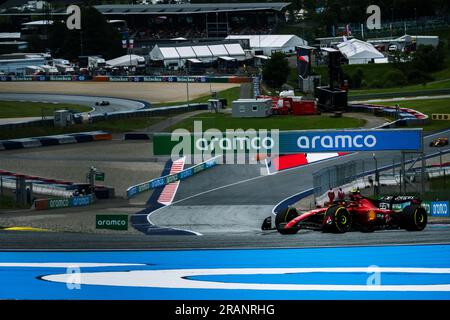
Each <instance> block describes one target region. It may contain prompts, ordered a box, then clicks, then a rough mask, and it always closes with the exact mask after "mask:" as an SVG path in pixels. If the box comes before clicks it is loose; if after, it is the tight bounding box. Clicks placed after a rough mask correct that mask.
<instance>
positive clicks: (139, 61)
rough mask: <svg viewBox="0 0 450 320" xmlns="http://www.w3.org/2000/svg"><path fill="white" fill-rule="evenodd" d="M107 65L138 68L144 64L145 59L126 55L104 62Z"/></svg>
mask: <svg viewBox="0 0 450 320" xmlns="http://www.w3.org/2000/svg"><path fill="white" fill-rule="evenodd" d="M106 64H107V65H110V66H112V67H126V66H139V65H144V64H145V58H144V57H141V56H138V55H135V54H126V55H124V56H121V57H118V58H115V59H111V60H108V61H106Z"/></svg>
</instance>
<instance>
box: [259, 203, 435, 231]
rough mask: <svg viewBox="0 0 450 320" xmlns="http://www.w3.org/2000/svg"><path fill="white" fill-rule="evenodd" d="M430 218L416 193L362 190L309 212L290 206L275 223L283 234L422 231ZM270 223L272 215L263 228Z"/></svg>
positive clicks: (278, 216)
mask: <svg viewBox="0 0 450 320" xmlns="http://www.w3.org/2000/svg"><path fill="white" fill-rule="evenodd" d="M401 208H403V209H401ZM427 218H428V216H427V212H426V211H425V209H424V208H423V207H422V206H421V200H419V199H418V198H416V197H415V196H385V197H382V198H381V199H380V200H372V199H369V198H366V197H363V196H361V195H360V194H358V195H356V196H353V197H352V199H351V200H346V201H343V202H334V203H333V204H332V205H331V206H328V207H322V208H317V209H314V210H310V211H306V212H301V211H300V212H299V210H297V209H295V208H293V207H289V208H287V209H286V210H284V211H283V212H280V213H279V214H277V215H276V218H275V227H276V229H277V230H278V232H280V233H281V234H295V233H297V232H298V231H299V230H300V229H312V230H321V231H324V232H333V233H344V232H347V231H350V230H360V231H363V232H372V231H375V230H382V229H405V230H408V231H421V230H423V229H424V228H425V227H426V225H427ZM270 225H271V217H268V218H266V219H265V220H264V223H263V225H262V229H263V230H268V229H270V227H269V226H270Z"/></svg>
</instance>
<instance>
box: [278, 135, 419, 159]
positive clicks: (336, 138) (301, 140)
mask: <svg viewBox="0 0 450 320" xmlns="http://www.w3.org/2000/svg"><path fill="white" fill-rule="evenodd" d="M421 147H422V130H421V129H417V130H416V129H413V130H410V129H407V130H395V129H393V130H385V129H381V130H343V131H307V132H300V131H298V132H281V133H280V145H279V149H280V153H281V154H283V153H297V152H330V151H335V152H339V151H340V152H347V151H389V150H403V151H420V150H421Z"/></svg>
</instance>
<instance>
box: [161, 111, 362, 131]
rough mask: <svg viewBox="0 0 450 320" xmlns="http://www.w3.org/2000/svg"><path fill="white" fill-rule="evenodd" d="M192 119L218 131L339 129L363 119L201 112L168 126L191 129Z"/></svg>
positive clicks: (355, 124)
mask: <svg viewBox="0 0 450 320" xmlns="http://www.w3.org/2000/svg"><path fill="white" fill-rule="evenodd" d="M194 121H202V129H203V130H207V129H209V128H216V129H218V130H220V131H225V130H226V129H243V130H247V129H255V130H258V129H269V130H270V129H279V130H306V129H324V128H327V129H341V128H355V127H362V126H364V124H365V120H362V119H356V118H348V117H342V118H331V117H330V116H329V115H321V116H298V117H296V116H273V117H269V118H233V117H231V115H230V114H223V113H218V114H215V113H202V114H199V115H196V116H193V117H191V118H189V119H186V120H184V121H181V122H180V123H178V124H176V125H174V126H172V127H170V128H168V130H167V131H173V130H175V129H178V128H184V129H187V130H189V131H193V128H194Z"/></svg>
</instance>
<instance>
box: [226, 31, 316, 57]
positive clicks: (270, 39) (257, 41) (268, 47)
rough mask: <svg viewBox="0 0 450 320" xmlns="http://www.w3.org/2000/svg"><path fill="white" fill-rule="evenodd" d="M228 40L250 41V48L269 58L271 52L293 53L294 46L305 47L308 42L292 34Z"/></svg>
mask: <svg viewBox="0 0 450 320" xmlns="http://www.w3.org/2000/svg"><path fill="white" fill-rule="evenodd" d="M226 39H228V40H241V39H243V40H245V39H248V40H250V48H251V49H252V50H254V51H261V50H262V51H263V55H266V56H271V55H272V53H273V52H284V53H290V52H295V47H296V46H306V45H308V42H307V41H305V40H303V39H302V38H300V37H298V36H296V35H293V34H269V35H231V36H228V37H227V38H226Z"/></svg>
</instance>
